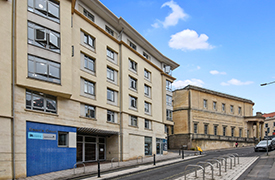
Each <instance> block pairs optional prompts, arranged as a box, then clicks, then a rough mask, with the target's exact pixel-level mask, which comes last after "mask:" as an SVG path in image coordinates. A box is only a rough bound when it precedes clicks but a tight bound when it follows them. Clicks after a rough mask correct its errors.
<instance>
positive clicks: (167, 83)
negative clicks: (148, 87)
mask: <svg viewBox="0 0 275 180" xmlns="http://www.w3.org/2000/svg"><path fill="white" fill-rule="evenodd" d="M166 90H167V91H170V92H172V82H171V81H169V80H167V79H166Z"/></svg>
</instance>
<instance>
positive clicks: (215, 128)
mask: <svg viewBox="0 0 275 180" xmlns="http://www.w3.org/2000/svg"><path fill="white" fill-rule="evenodd" d="M214 135H215V136H217V135H218V126H217V125H214Z"/></svg>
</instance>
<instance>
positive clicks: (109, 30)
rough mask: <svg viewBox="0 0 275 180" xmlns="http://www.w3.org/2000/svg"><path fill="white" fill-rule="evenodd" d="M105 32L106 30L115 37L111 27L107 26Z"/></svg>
mask: <svg viewBox="0 0 275 180" xmlns="http://www.w3.org/2000/svg"><path fill="white" fill-rule="evenodd" d="M105 30H106V31H107V32H108V33H109V34H110V35H112V36H114V31H113V30H112V29H111V28H109V26H105Z"/></svg>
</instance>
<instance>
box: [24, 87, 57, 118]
mask: <svg viewBox="0 0 275 180" xmlns="http://www.w3.org/2000/svg"><path fill="white" fill-rule="evenodd" d="M26 108H27V109H32V110H38V111H43V112H50V113H56V109H57V100H56V97H54V96H51V95H47V94H44V93H40V92H36V91H30V90H26Z"/></svg>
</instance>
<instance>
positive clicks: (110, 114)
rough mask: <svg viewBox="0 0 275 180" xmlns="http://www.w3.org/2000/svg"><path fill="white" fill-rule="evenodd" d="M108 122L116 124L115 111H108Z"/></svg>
mask: <svg viewBox="0 0 275 180" xmlns="http://www.w3.org/2000/svg"><path fill="white" fill-rule="evenodd" d="M107 121H108V122H113V123H116V116H115V112H114V111H110V110H107Z"/></svg>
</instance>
